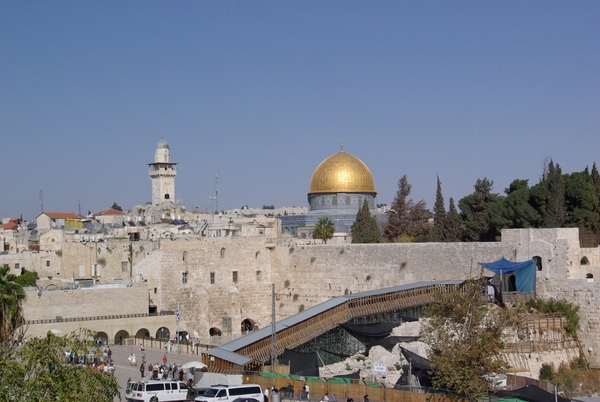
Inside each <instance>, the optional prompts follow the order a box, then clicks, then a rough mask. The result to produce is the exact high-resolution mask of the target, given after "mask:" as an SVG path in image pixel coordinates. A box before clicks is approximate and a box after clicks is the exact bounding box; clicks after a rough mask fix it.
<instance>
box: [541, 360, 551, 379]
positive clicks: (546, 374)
mask: <svg viewBox="0 0 600 402" xmlns="http://www.w3.org/2000/svg"><path fill="white" fill-rule="evenodd" d="M553 377H554V369H553V368H552V366H551V365H549V364H548V363H543V364H542V367H541V368H540V380H544V381H552V378H553Z"/></svg>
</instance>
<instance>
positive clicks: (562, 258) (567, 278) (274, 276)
mask: <svg viewBox="0 0 600 402" xmlns="http://www.w3.org/2000/svg"><path fill="white" fill-rule="evenodd" d="M578 239H579V236H578V231H577V229H511V230H503V232H502V241H501V242H490V243H404V244H365V245H360V244H348V243H328V244H322V243H321V242H320V241H315V240H301V239H293V238H267V237H263V236H255V237H224V238H204V237H202V238H198V237H195V236H194V237H189V238H180V239H176V240H170V239H160V241H154V242H150V241H140V242H129V241H127V240H107V241H105V242H103V243H97V244H96V243H94V245H93V248H92V247H91V246H90V243H88V244H81V243H76V242H66V243H63V245H62V248H61V251H62V256H58V255H57V254H56V253H55V252H40V253H22V254H20V255H18V256H15V255H5V256H0V263H3V262H5V261H7V259H11V263H14V262H15V261H17V260H18V261H21V262H23V263H25V262H27V265H23V266H25V267H27V268H28V269H29V268H30V267H36V268H39V269H40V271H39V272H42V273H43V274H48V275H50V274H51V273H54V275H59V274H60V276H61V277H63V278H72V277H77V276H76V275H77V274H78V264H82V263H84V264H87V266H89V264H90V263H89V261H90V258H91V261H92V263H94V262H96V261H98V259H99V258H100V257H103V258H105V261H106V267H105V268H103V271H102V276H101V280H102V282H105V281H106V282H108V281H111V280H116V279H119V278H123V279H124V278H125V274H127V275H129V274H128V273H125V272H121V267H122V266H121V263H122V262H123V261H129V258H131V257H133V263H134V267H133V269H132V271H133V272H132V276H133V279H134V280H135V281H142V282H144V286H147V291H146V292H147V293H145V298H144V303H145V311H147V308H148V304H150V305H153V306H156V308H157V310H158V311H159V312H160V311H175V310H177V308H178V306H179V308H180V311H181V322H180V325H181V329H184V330H187V331H190V332H193V331H197V332H198V333H199V334H200V336H206V335H207V334H208V333H209V331H210V329H211V328H216V329H219V330H221V331H222V332H223V334H224V335H226V334H234V333H236V332H238V333H241V332H242V323H243V322H244V320H249V322H251V323H253V324H255V325H256V326H257V327H259V328H261V327H264V326H265V325H268V324H269V323H270V320H271V284H272V283H273V284H275V293H276V303H275V312H276V316H277V319H281V318H284V317H287V316H290V315H292V314H295V313H297V312H298V311H300V310H302V309H307V308H309V307H312V306H314V305H317V304H319V303H321V302H323V301H325V300H328V299H329V298H332V297H336V296H340V295H344V294H351V293H357V292H363V291H368V290H372V289H380V288H386V287H391V286H397V285H402V284H407V283H415V282H420V281H430V280H448V279H467V278H471V277H476V276H478V275H479V274H480V272H481V268H480V266H479V264H478V263H479V262H491V261H495V260H497V259H499V258H501V257H505V258H507V259H510V260H517V261H523V260H527V259H531V258H534V257H535V258H537V259H538V260H539V262H540V263H539V266H538V270H537V272H536V294H537V296H538V297H543V298H550V297H553V298H558V299H567V300H568V301H570V302H573V303H576V304H577V305H579V306H580V308H581V310H580V312H581V327H582V330H581V333H580V337H581V339H582V341H583V342H584V350H585V351H586V353H587V354H588V357H589V358H590V360H591V361H592V364H594V365H595V366H600V341H598V340H597V339H600V336H598V335H600V324H599V320H600V312H599V311H598V307H597V306H598V305H600V303H598V302H599V300H597V299H596V296H595V295H596V294H600V288H599V287H598V285H597V283H596V282H594V278H586V276H588V274H592V275H593V276H594V277H595V276H596V273H597V271H598V269H599V262H600V261H598V260H599V259H600V258H599V252H598V249H594V248H586V249H581V248H580V247H579V240H578ZM129 247H132V248H131V249H130V248H129ZM96 253H98V255H97V256H96ZM90 256H91V257H90ZM583 256H587V257H588V259H589V261H590V264H589V265H581V259H582V257H583ZM13 259H14V261H12V260H13ZM46 260H50V261H51V267H44V266H43V265H44V264H45V261H46ZM55 271H56V272H55ZM488 274H489V273H488ZM490 276H491V274H490ZM211 280H212V281H213V282H212V283H211ZM103 292H104V291H103ZM107 292H108V293H107V295H106V296H102V297H99V299H98V300H97V301H96V304H97V305H98V306H99V308H102V309H105V310H106V309H108V310H111V311H120V310H121V308H125V309H126V308H128V306H125V305H124V304H123V303H121V300H120V298H119V297H117V296H116V295H115V294H111V293H110V291H107ZM35 297H37V296H35ZM35 297H34V299H35ZM65 300H66V299H65ZM29 303H32V301H31V299H30V300H28V301H27V304H29ZM65 303H67V305H68V307H61V306H60V305H59V304H53V305H43V306H42V305H41V304H35V303H34V304H33V305H32V306H30V308H31V309H33V310H35V309H39V310H40V312H39V314H40V315H44V314H45V315H50V316H55V315H61V314H64V312H63V311H62V310H61V309H63V310H65V309H66V310H70V311H72V313H73V314H79V315H85V314H87V313H88V312H87V311H86V307H85V305H80V304H79V302H78V301H73V302H70V301H69V302H67V301H65ZM140 303H142V301H141V298H140ZM142 304H143V303H142ZM42 308H43V309H42ZM140 308H141V306H140ZM136 309H137V307H136ZM57 311H58V312H57Z"/></svg>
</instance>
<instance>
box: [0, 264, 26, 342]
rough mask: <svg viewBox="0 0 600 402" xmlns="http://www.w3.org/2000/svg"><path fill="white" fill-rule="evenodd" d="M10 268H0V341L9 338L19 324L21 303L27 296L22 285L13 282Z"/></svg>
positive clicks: (13, 278) (13, 277)
mask: <svg viewBox="0 0 600 402" xmlns="http://www.w3.org/2000/svg"><path fill="white" fill-rule="evenodd" d="M9 272H10V268H9V267H7V266H5V267H2V268H0V342H2V343H4V342H6V341H8V340H11V339H12V337H13V333H14V330H15V329H16V328H17V327H18V326H19V325H21V322H22V319H23V316H22V311H21V304H22V303H23V301H24V300H25V298H26V297H27V295H26V294H25V291H24V290H23V287H22V286H21V285H19V284H18V283H17V282H15V279H16V278H17V277H16V276H15V275H13V274H11V273H9Z"/></svg>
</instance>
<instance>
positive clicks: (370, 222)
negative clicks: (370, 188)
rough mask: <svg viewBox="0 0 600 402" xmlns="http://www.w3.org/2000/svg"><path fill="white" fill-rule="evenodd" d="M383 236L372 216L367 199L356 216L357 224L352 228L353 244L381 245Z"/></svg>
mask: <svg viewBox="0 0 600 402" xmlns="http://www.w3.org/2000/svg"><path fill="white" fill-rule="evenodd" d="M380 242H381V234H380V233H379V228H378V227H377V221H376V220H375V218H374V217H372V216H371V211H370V210H369V204H368V202H367V199H366V198H365V201H364V202H363V205H362V207H361V208H360V209H359V210H358V213H357V214H356V222H354V225H353V226H352V243H380Z"/></svg>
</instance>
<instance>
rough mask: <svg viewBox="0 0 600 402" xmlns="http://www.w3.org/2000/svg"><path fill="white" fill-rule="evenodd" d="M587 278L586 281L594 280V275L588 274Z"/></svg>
mask: <svg viewBox="0 0 600 402" xmlns="http://www.w3.org/2000/svg"><path fill="white" fill-rule="evenodd" d="M585 278H586V279H594V274H590V273H588V274H586V275H585Z"/></svg>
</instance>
